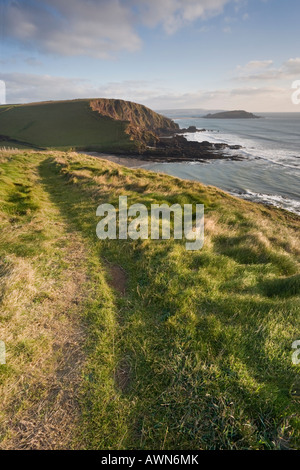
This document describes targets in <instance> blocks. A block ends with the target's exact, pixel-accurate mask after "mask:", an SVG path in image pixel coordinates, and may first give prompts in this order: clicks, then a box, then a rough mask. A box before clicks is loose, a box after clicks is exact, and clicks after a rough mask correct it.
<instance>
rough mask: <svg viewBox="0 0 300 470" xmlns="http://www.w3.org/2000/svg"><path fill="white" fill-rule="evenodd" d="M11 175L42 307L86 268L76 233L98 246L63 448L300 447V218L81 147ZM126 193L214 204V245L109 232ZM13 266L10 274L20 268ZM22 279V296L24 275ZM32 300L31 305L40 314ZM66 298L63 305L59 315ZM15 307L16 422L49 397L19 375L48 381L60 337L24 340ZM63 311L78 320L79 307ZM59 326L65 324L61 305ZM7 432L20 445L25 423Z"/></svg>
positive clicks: (210, 234)
mask: <svg viewBox="0 0 300 470" xmlns="http://www.w3.org/2000/svg"><path fill="white" fill-rule="evenodd" d="M0 177H1V183H0V198H1V200H2V211H3V215H4V217H3V219H4V220H5V222H4V224H5V226H4V230H2V234H3V235H4V241H5V242H6V245H5V244H4V242H3V243H2V245H0V247H1V250H2V251H1V253H2V254H1V256H2V257H3V256H4V257H5V258H4V259H5V260H7V258H8V262H9V263H11V262H12V259H13V260H14V261H16V260H19V262H21V261H22V262H24V260H25V261H26V262H27V263H30V264H31V265H32V266H34V269H35V270H36V272H37V274H36V276H37V277H36V281H35V282H36V283H37V285H43V288H42V289H37V291H36V292H35V295H34V297H33V298H34V299H35V305H38V310H37V311H38V312H39V318H43V317H44V316H45V318H48V316H49V311H48V310H47V306H48V302H49V301H48V300H47V299H48V297H49V296H52V298H53V292H51V291H50V292H49V289H48V288H47V286H48V284H49V280H50V279H56V280H58V281H57V282H59V283H60V285H61V289H62V290H63V291H64V292H67V290H66V286H67V282H69V281H67V279H66V275H65V273H66V272H67V271H68V270H69V271H70V270H72V272H73V276H74V273H76V269H77V268H76V266H77V263H78V260H75V261H76V262H75V263H73V261H72V259H70V257H68V256H67V253H68V250H73V252H76V250H74V246H73V245H74V243H73V242H72V240H69V238H70V236H71V234H72V237H76V239H78V240H80V245H81V246H82V247H84V252H85V256H84V257H81V261H80V264H78V266H80V269H81V270H83V271H84V272H85V277H84V282H83V283H82V291H83V294H82V297H81V298H80V302H79V303H78V304H76V305H77V307H76V308H75V310H74V312H73V317H71V320H70V324H72V322H74V321H75V319H76V321H77V322H79V323H80V325H81V327H82V328H83V329H84V331H85V333H84V341H83V342H82V344H81V349H82V350H84V355H85V361H84V364H83V365H82V369H81V380H80V381H79V385H78V387H79V388H78V390H79V392H78V394H79V395H78V397H79V398H78V399H79V403H80V412H79V415H78V418H77V420H76V421H75V424H76V426H75V428H74V429H72V433H71V437H70V442H71V444H70V443H68V444H67V443H65V445H63V444H62V447H67V446H71V447H72V446H73V447H75V448H87V449H279V448H283V447H290V448H299V447H300V446H299V444H300V433H299V431H300V417H299V403H297V401H296V400H297V398H295V397H293V396H292V394H291V391H292V389H293V387H294V384H295V383H296V381H297V377H298V376H299V366H295V365H293V364H292V360H291V357H292V352H293V351H292V348H291V346H292V343H293V341H295V340H297V339H299V312H300V308H299V307H300V304H299V299H300V296H299V256H300V250H299V243H298V233H299V226H300V221H299V218H298V217H296V216H294V215H292V214H288V213H286V212H284V211H281V210H277V209H274V208H266V207H264V206H259V205H256V204H253V203H249V202H246V201H242V200H239V199H237V198H233V197H231V196H229V195H227V194H225V193H223V192H222V191H220V190H218V189H216V188H212V187H205V186H203V185H201V184H198V183H193V182H188V181H182V180H179V179H176V178H172V177H169V176H165V175H157V174H154V173H151V172H146V171H143V170H131V169H128V168H124V167H121V166H118V165H115V164H113V163H109V162H106V161H103V160H99V159H94V158H91V157H86V156H82V155H77V154H65V153H64V154H63V153H44V154H43V153H30V152H29V153H15V154H14V155H12V156H10V155H9V153H8V154H7V153H6V154H5V155H4V156H3V164H2V168H1V174H0ZM119 195H127V196H128V203H129V205H131V204H133V203H135V202H142V203H144V204H146V205H147V206H148V207H150V204H152V203H163V202H167V203H169V204H173V203H176V202H179V203H181V204H183V203H196V202H197V203H204V204H205V211H206V222H205V245H204V248H203V249H202V250H201V251H199V252H187V251H186V250H185V244H184V242H183V241H174V240H169V241H151V240H144V241H140V240H138V241H130V240H128V241H113V240H111V241H108V240H107V241H100V240H98V239H97V237H96V234H95V230H96V225H97V222H98V219H97V217H96V208H97V206H98V205H99V204H101V203H103V202H109V203H112V204H117V203H118V197H119ZM54 221H55V223H54ZM56 224H57V225H56ZM21 226H22V229H21V228H20V227H21ZM18 227H19V228H18ZM3 235H2V236H3ZM7 239H8V240H9V243H8V244H7ZM37 242H38V243H37ZM5 263H7V261H6V262H4V264H3V278H4V279H5V277H6V276H9V272H10V265H8V266H6V264H5ZM70 265H71V266H70ZM110 266H121V267H122V268H123V270H124V271H125V273H126V276H127V289H126V295H125V296H123V295H120V293H118V291H116V290H114V288H113V287H111V284H110V272H113V271H110V268H109V267H110ZM46 268H47V269H46ZM78 269H79V268H78ZM15 282H16V283H17V279H16V280H15ZM10 286H11V287H10V288H11V289H12V288H14V292H15V295H16V296H17V292H18V288H19V289H20V288H21V287H22V285H21V286H20V287H18V284H16V285H15V286H14V285H12V284H10ZM5 289H9V286H8V285H7V284H6V287H5ZM54 290H55V286H54ZM25 292H26V291H25ZM55 292H56V291H55ZM54 298H55V297H54ZM30 299H31V298H28V300H27V302H25V305H24V306H23V311H24V313H25V312H29V311H31V309H30V307H31V306H32V305H33V303H32V302H33V301H32V300H30ZM45 299H46V300H45ZM45 307H46V308H45ZM61 309H62V306H61V304H60V301H59V300H57V301H55V300H54V301H53V300H52V310H53V312H55V310H57V311H58V312H60V311H61ZM12 314H13V313H12V310H11V313H10V315H12ZM10 315H7V317H5V320H4V324H3V330H1V335H2V337H1V339H3V337H4V338H5V333H2V331H3V332H5V329H9V328H11V329H12V332H11V337H10V338H9V341H8V346H9V348H11V350H12V351H13V352H12V353H11V355H10V356H9V359H10V361H11V363H14V361H16V364H17V365H16V366H15V368H14V367H11V366H10V365H9V362H10V361H8V365H7V366H5V367H6V368H7V369H4V371H3V373H2V374H3V384H4V385H3V390H4V391H2V396H5V400H4V404H5V406H4V411H3V413H2V416H1V415H0V422H1V417H2V421H3V423H7V416H9V415H10V414H9V413H11V405H10V402H11V400H12V401H13V402H14V403H15V405H14V406H17V405H16V403H17V404H18V403H19V405H18V406H19V407H18V408H17V409H18V413H17V414H16V419H17V420H18V419H21V417H22V413H25V412H27V411H26V410H30V409H31V408H32V407H34V404H35V403H39V400H40V394H37V396H31V394H30V392H29V393H28V392H25V390H22V388H21V391H20V390H19V389H16V390H15V389H13V392H15V394H14V393H13V392H12V389H11V387H10V384H11V381H13V380H14V378H15V377H16V376H18V375H19V376H20V374H21V375H22V374H23V376H24V377H25V378H26V379H25V382H26V381H27V382H26V383H28V384H29V385H28V386H29V390H31V388H30V384H31V381H34V380H37V381H38V382H39V383H40V382H41V383H43V382H42V379H41V377H39V370H38V369H37V367H36V368H35V367H34V366H35V365H37V364H38V363H39V357H40V355H41V348H43V351H44V356H45V357H46V358H48V360H47V361H46V363H45V364H44V368H45V370H47V367H48V368H49V369H50V370H53V369H55V367H56V365H55V363H54V364H53V362H52V357H51V354H50V353H49V352H47V351H48V349H49V350H50V349H51V348H50V345H51V335H50V336H46V339H45V340H44V341H40V340H39V337H40V336H38V337H36V335H35V336H34V335H33V337H31V336H30V335H32V332H31V330H28V335H27V336H26V335H25V337H24V332H23V330H22V334H21V330H20V325H19V323H18V322H17V324H16V323H15V324H14V325H11V324H10V322H9V319H10ZM18 318H19V317H18ZM22 318H23V319H22V322H23V323H22V325H23V327H24V324H26V317H24V316H23V317H22ZM29 318H30V317H29ZM60 318H62V320H63V324H65V323H66V321H67V320H66V319H64V314H63V313H61V314H60ZM31 320H32V318H31ZM34 320H35V321H37V320H36V317H34ZM28 321H29V319H28ZM48 322H49V323H50V324H51V322H54V319H53V317H52V316H51V315H50V319H49V318H48ZM61 348H62V346H61V345H60V349H61ZM60 349H59V350H58V353H59V351H60ZM29 362H30V370H31V376H30V375H29V376H28V367H29V365H28V364H29ZM34 371H35V372H34ZM121 373H123V374H125V375H126V381H125V382H124V381H123V382H122V381H120V374H121ZM33 390H36V388H33ZM11 395H12V396H11ZM20 402H21V403H22V405H20ZM39 419H40V420H42V418H41V417H40V418H39ZM59 426H60V425H59V424H58V427H59ZM68 426H69V425H68ZM68 426H67V428H68ZM2 427H3V429H6V431H5V432H4V431H3V433H2V434H3V442H4V443H5V442H8V443H9V442H10V439H12V437H11V435H13V429H12V430H10V427H9V426H7V425H6V427H5V425H4V424H3V425H2ZM0 429H1V427H0ZM7 447H9V444H7Z"/></svg>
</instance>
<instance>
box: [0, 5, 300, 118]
mask: <svg viewBox="0 0 300 470" xmlns="http://www.w3.org/2000/svg"><path fill="white" fill-rule="evenodd" d="M299 17H300V2H299V0H286V1H283V0H38V1H36V0H0V41H1V43H0V80H2V81H3V82H4V83H5V86H6V101H7V103H28V102H33V101H46V100H58V99H74V98H96V97H97V98H100V97H104V98H120V99H126V100H130V101H135V102H138V103H142V104H144V105H146V106H149V107H151V108H152V109H155V110H160V109H162V110H163V109H179V108H180V109H196V108H201V109H207V110H214V109H215V110H219V109H220V110H221V109H225V110H233V109H245V110H247V111H250V112H300V104H299V105H296V104H293V102H292V99H291V96H292V93H293V91H294V90H293V89H292V85H293V83H294V82H295V81H296V80H300V49H299V42H300V41H299V40H300V27H299ZM0 97H1V93H0Z"/></svg>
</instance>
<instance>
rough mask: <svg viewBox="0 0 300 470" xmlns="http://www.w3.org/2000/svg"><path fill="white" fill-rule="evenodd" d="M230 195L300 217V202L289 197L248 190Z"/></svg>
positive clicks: (234, 191) (231, 192)
mask: <svg viewBox="0 0 300 470" xmlns="http://www.w3.org/2000/svg"><path fill="white" fill-rule="evenodd" d="M230 194H231V195H232V196H238V197H241V198H242V199H246V200H247V201H252V202H259V203H261V204H268V205H270V206H274V207H278V208H281V209H285V210H287V211H289V212H293V213H294V214H297V215H300V201H296V200H294V199H289V198H287V197H283V196H279V195H275V194H263V193H255V192H254V191H250V190H248V189H246V190H245V191H243V192H242V191H236V190H232V191H230Z"/></svg>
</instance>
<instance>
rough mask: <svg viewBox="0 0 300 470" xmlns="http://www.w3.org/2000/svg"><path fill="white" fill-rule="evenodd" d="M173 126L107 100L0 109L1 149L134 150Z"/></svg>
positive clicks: (141, 108) (135, 107)
mask: <svg viewBox="0 0 300 470" xmlns="http://www.w3.org/2000/svg"><path fill="white" fill-rule="evenodd" d="M176 129H178V125H177V124H175V122H174V121H172V120H171V119H168V118H166V117H164V116H162V115H160V114H157V113H155V112H154V111H152V110H150V109H149V108H146V107H145V106H143V105H139V104H137V103H132V102H129V101H122V100H113V99H91V100H88V99H87V100H73V101H54V102H42V103H32V104H26V105H8V106H1V107H0V144H1V147H4V146H5V147H13V148H24V147H25V148H35V149H49V148H53V149H60V150H69V149H76V150H95V151H111V152H118V151H127V152H130V151H133V152H134V151H139V150H140V149H141V148H143V147H144V146H145V145H146V142H147V143H155V141H156V140H157V138H158V137H157V136H158V135H159V134H160V133H161V132H164V130H165V131H166V132H167V131H176Z"/></svg>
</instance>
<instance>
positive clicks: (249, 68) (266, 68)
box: [237, 57, 300, 81]
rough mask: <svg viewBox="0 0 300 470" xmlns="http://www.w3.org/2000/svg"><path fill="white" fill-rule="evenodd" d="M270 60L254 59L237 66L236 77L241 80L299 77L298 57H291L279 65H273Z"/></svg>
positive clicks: (272, 79) (299, 65)
mask: <svg viewBox="0 0 300 470" xmlns="http://www.w3.org/2000/svg"><path fill="white" fill-rule="evenodd" d="M273 65H274V63H273V61H272V60H263V61H259V60H254V61H251V62H248V64H246V65H244V66H238V67H237V72H238V79H239V80H242V81H254V80H255V81H266V80H268V81H275V80H290V79H296V78H299V77H300V58H299V57H298V58H294V59H293V58H292V59H289V60H287V61H286V62H284V63H283V64H282V65H281V66H280V67H277V68H276V67H273Z"/></svg>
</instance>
